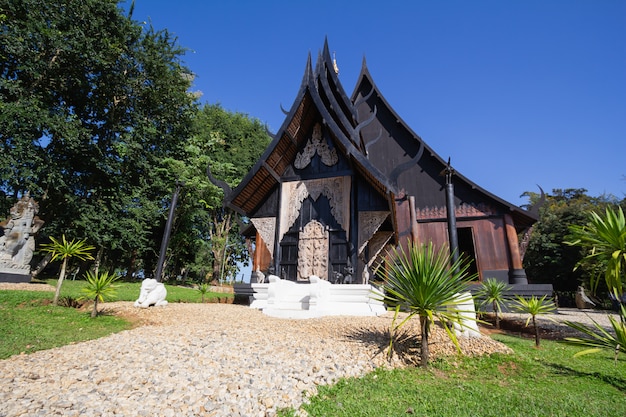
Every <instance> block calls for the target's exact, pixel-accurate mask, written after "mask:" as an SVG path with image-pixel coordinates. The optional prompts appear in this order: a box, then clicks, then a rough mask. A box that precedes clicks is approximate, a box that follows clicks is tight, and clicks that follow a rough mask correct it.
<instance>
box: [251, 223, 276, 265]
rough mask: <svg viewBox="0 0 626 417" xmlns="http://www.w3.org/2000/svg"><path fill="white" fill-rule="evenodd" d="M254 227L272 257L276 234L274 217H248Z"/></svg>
mask: <svg viewBox="0 0 626 417" xmlns="http://www.w3.org/2000/svg"><path fill="white" fill-rule="evenodd" d="M250 221H251V222H252V224H253V225H254V227H255V228H256V230H257V232H259V235H261V239H263V243H265V246H266V247H267V250H268V251H269V252H270V255H271V256H272V258H273V257H274V239H275V236H276V219H275V218H274V217H256V218H252V219H250Z"/></svg>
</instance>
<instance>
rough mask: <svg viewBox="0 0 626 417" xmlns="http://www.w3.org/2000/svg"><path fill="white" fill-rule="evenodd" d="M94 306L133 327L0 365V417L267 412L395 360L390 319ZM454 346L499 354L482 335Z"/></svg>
mask: <svg viewBox="0 0 626 417" xmlns="http://www.w3.org/2000/svg"><path fill="white" fill-rule="evenodd" d="M104 308H105V309H106V310H108V312H110V313H114V314H119V315H123V316H124V317H127V318H129V319H130V320H132V321H133V322H135V323H137V327H136V328H134V329H132V330H127V331H123V332H120V333H117V334H113V335H110V336H108V337H103V338H101V339H97V340H91V341H87V342H81V343H76V344H72V345H68V346H63V347H60V348H55V349H50V350H45V351H39V352H34V353H32V354H29V355H15V356H13V357H11V358H9V359H6V360H2V361H0V417H5V416H6V417H8V416H20V415H28V416H40V415H46V416H49V415H62V416H73V415H81V416H94V417H95V416H101V417H104V416H156V415H158V416H181V415H182V416H185V415H189V416H195V415H207V416H236V415H242V416H273V415H276V410H277V409H279V408H284V407H296V408H297V407H299V405H300V404H301V403H302V402H303V401H306V398H307V395H309V394H314V393H315V392H316V389H317V386H319V385H324V384H329V383H334V382H336V381H337V380H338V379H339V378H341V377H346V376H349V377H359V376H362V375H364V374H366V373H368V372H371V371H372V370H374V369H375V368H376V367H380V366H384V367H397V366H405V365H406V362H403V361H402V358H399V357H395V358H394V359H393V361H392V362H388V361H387V359H386V357H385V351H384V349H385V347H386V346H387V343H388V336H387V335H388V329H389V326H390V324H391V320H392V315H386V316H383V317H324V318H318V319H308V320H287V319H277V318H271V317H267V316H265V315H263V314H262V313H261V312H259V311H256V310H253V309H250V308H248V307H245V306H237V305H228V304H176V303H172V304H169V305H168V306H166V307H163V308H150V309H136V308H133V307H132V303H130V302H116V303H107V304H105V305H104ZM568 319H571V318H569V317H568ZM413 322H415V323H414V324H410V326H412V327H410V329H408V330H409V331H410V332H415V334H417V332H418V330H417V329H418V324H417V320H413ZM431 341H432V345H431V354H432V355H433V356H435V357H436V356H439V355H447V354H454V353H455V349H454V346H453V345H452V344H451V343H450V342H449V341H448V340H447V336H446V335H445V333H444V332H443V331H435V332H434V334H433V335H432V336H431ZM462 348H463V351H464V352H465V353H467V354H483V353H492V352H507V351H508V348H506V346H504V345H502V344H500V343H498V342H495V341H493V340H491V339H490V338H488V337H482V338H477V339H466V340H463V341H462Z"/></svg>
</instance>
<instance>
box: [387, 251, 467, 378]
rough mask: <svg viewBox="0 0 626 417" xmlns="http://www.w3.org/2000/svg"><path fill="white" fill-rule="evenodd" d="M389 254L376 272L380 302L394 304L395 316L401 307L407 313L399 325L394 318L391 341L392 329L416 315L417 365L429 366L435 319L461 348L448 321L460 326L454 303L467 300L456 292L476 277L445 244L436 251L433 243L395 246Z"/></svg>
mask: <svg viewBox="0 0 626 417" xmlns="http://www.w3.org/2000/svg"><path fill="white" fill-rule="evenodd" d="M390 255H391V256H392V257H393V260H392V261H391V262H390V263H389V264H388V265H383V266H381V267H379V268H378V269H377V271H376V272H377V274H379V276H381V275H382V276H381V278H383V280H384V284H383V294H384V295H383V296H382V301H384V302H386V303H387V304H388V305H395V306H396V315H397V313H398V311H400V309H403V310H405V311H407V312H408V316H407V317H406V318H405V319H404V320H403V321H402V322H401V323H400V324H398V325H395V320H394V323H393V324H392V329H391V333H392V339H391V343H393V334H394V332H395V331H396V330H398V329H399V328H400V327H402V326H403V325H404V324H405V323H406V322H407V321H408V320H409V319H411V318H412V317H414V316H418V317H419V319H420V327H421V341H420V344H421V355H420V356H421V357H420V366H427V365H428V360H429V349H428V339H429V335H430V328H431V325H432V324H433V323H434V321H435V319H438V320H439V321H440V322H441V324H442V325H443V327H444V328H445V330H446V332H447V333H448V335H449V337H450V338H451V339H452V341H453V342H454V343H455V345H456V346H457V349H459V350H460V347H459V344H458V340H457V338H456V335H455V332H454V331H453V329H452V328H451V327H450V323H452V324H458V325H461V326H463V324H462V323H461V317H460V313H462V312H461V311H459V310H458V309H457V308H455V306H456V305H457V304H459V303H461V302H464V301H467V300H461V299H460V296H459V295H460V294H462V293H465V292H466V291H467V289H468V286H469V282H470V281H471V280H472V279H474V277H475V276H474V275H470V274H468V273H467V270H468V267H469V263H467V262H465V261H464V260H463V259H459V260H457V261H456V262H453V261H452V257H451V256H450V253H449V251H448V249H447V248H446V247H445V246H443V247H441V248H440V249H439V250H438V251H436V250H435V248H434V245H433V244H432V242H430V243H429V244H428V245H417V244H412V243H411V244H409V247H408V250H407V251H404V250H403V249H400V250H395V249H394V250H393V251H392V253H391V254H390ZM468 296H469V295H468ZM469 297H471V296H469ZM390 347H391V346H390ZM390 352H391V350H390Z"/></svg>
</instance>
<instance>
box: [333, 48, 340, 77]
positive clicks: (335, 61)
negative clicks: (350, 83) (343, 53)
mask: <svg viewBox="0 0 626 417" xmlns="http://www.w3.org/2000/svg"><path fill="white" fill-rule="evenodd" d="M333 69H334V70H335V74H337V75H339V67H338V66H337V57H336V52H335V51H333Z"/></svg>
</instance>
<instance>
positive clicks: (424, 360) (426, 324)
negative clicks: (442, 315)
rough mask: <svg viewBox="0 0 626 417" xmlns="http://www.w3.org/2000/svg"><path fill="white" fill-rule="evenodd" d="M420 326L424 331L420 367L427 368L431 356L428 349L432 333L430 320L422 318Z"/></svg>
mask: <svg viewBox="0 0 626 417" xmlns="http://www.w3.org/2000/svg"><path fill="white" fill-rule="evenodd" d="M420 326H421V329H422V340H421V343H422V346H421V358H420V366H422V367H424V368H425V367H427V366H428V360H429V356H430V350H429V349H428V336H429V332H430V320H429V319H428V317H426V316H420Z"/></svg>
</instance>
